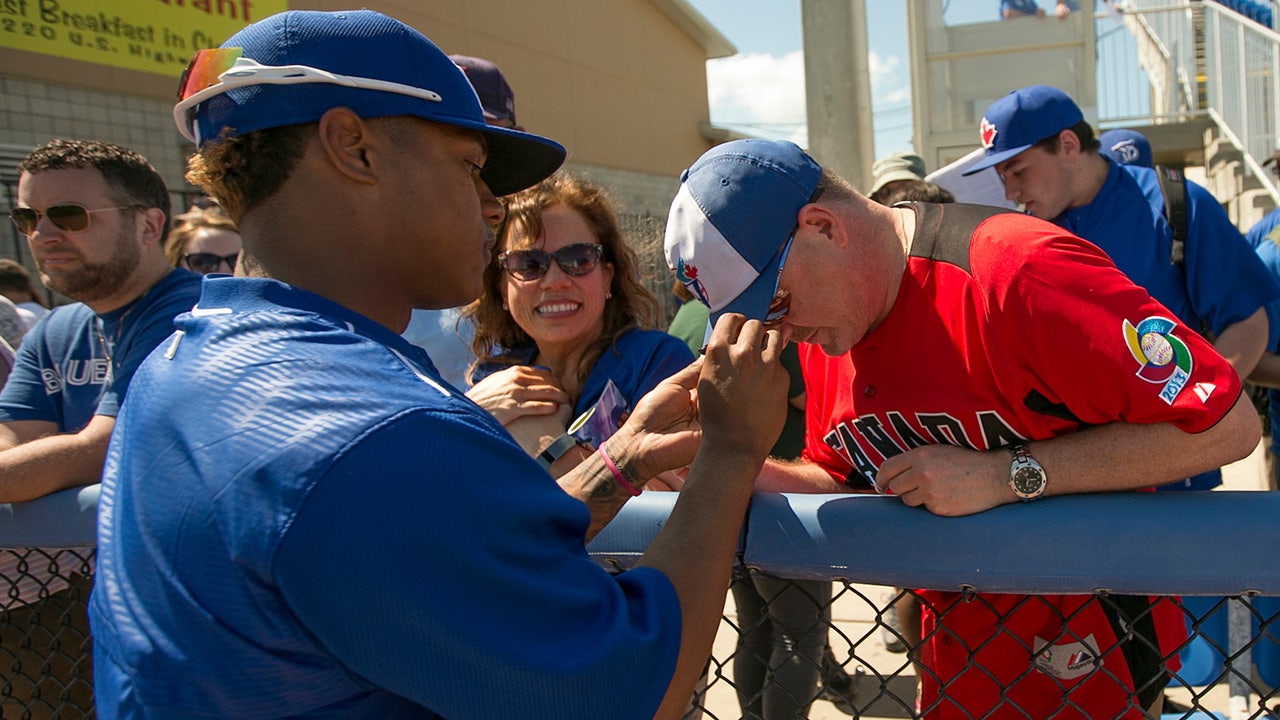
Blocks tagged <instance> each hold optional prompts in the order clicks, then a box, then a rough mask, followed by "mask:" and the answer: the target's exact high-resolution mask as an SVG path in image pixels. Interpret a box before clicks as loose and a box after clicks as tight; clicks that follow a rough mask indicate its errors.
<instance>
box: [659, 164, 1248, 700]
mask: <svg viewBox="0 0 1280 720" xmlns="http://www.w3.org/2000/svg"><path fill="white" fill-rule="evenodd" d="M681 177H682V182H681V186H680V190H679V192H678V193H677V194H676V198H675V200H674V201H673V203H672V208H671V213H670V215H669V219H668V223H667V233H666V238H665V241H664V245H665V248H666V254H667V262H668V265H670V266H671V267H675V268H685V269H686V271H688V270H690V269H693V270H696V271H697V272H696V273H695V274H694V275H693V276H695V277H696V278H697V282H698V283H699V285H700V288H699V290H700V291H701V292H698V293H695V294H698V295H699V296H700V297H709V298H716V299H717V304H716V305H714V306H712V307H711V317H712V319H713V320H716V319H718V318H720V317H721V316H722V315H725V314H726V313H742V314H743V315H744V316H746V317H752V318H756V319H760V320H763V321H765V322H769V323H771V324H772V325H774V326H775V327H777V328H779V330H781V331H782V332H783V333H784V334H785V335H786V336H787V337H788V338H789V339H790V340H791V341H792V342H798V343H807V345H802V346H801V365H802V367H803V368H804V377H805V384H806V387H807V391H808V395H809V402H808V403H807V405H806V410H805V422H806V425H807V426H808V428H807V430H806V432H805V439H806V442H805V450H804V455H803V458H802V459H801V460H800V461H797V462H792V463H785V462H779V461H774V460H769V461H768V462H767V463H766V464H765V468H764V470H763V472H762V473H761V476H760V477H759V478H757V480H756V488H757V490H763V491H777V492H803V491H807V492H841V491H845V490H848V489H854V488H873V489H875V490H877V491H879V492H881V493H885V494H888V495H891V496H893V497H896V498H898V499H899V500H900V501H901V502H902V503H904V504H906V505H908V506H912V507H923V508H926V509H928V510H929V511H930V512H932V513H934V514H937V515H942V516H961V515H970V514H974V513H979V512H982V511H984V510H988V509H990V508H994V507H997V506H1001V505H1010V504H1012V505H1014V506H1015V507H1012V508H1010V510H1015V511H1016V509H1017V508H1016V505H1017V504H1018V503H1021V502H1034V501H1036V500H1037V499H1039V498H1042V497H1046V496H1050V495H1057V494H1068V493H1083V492H1101V491H1122V490H1136V489H1140V488H1145V487H1148V486H1150V485H1153V484H1160V483H1164V482H1169V481H1172V480H1173V479H1175V478H1178V477H1185V476H1187V475H1190V474H1194V473H1196V472H1199V471H1201V470H1204V469H1207V468H1210V467H1218V466H1221V465H1223V464H1225V463H1228V462H1233V461H1235V460H1237V459H1239V458H1241V457H1244V456H1246V455H1248V454H1249V453H1250V452H1251V451H1252V450H1253V448H1254V447H1255V446H1256V445H1257V443H1258V439H1259V435H1260V433H1259V428H1258V421H1257V417H1256V415H1255V414H1254V412H1253V407H1252V405H1251V404H1250V403H1249V401H1248V399H1247V398H1245V397H1244V396H1243V395H1242V393H1241V380H1240V377H1239V375H1238V374H1237V373H1236V372H1235V371H1234V369H1233V368H1232V366H1231V365H1230V364H1229V363H1228V362H1227V361H1226V360H1225V359H1223V358H1222V357H1221V356H1220V355H1219V354H1218V353H1216V352H1215V351H1214V349H1213V347H1212V346H1211V345H1210V344H1209V343H1208V342H1207V341H1206V340H1205V339H1204V338H1203V337H1201V336H1200V335H1199V334H1198V333H1196V332H1195V331H1193V330H1191V329H1190V328H1188V327H1187V326H1185V325H1183V324H1178V323H1175V322H1173V321H1172V320H1170V319H1168V317H1169V311H1168V309H1167V308H1165V307H1163V306H1162V305H1160V304H1159V303H1158V302H1156V301H1155V300H1154V299H1152V298H1151V296H1150V295H1149V294H1148V293H1147V292H1146V291H1145V290H1143V289H1142V288H1140V287H1138V286H1136V285H1134V284H1133V282H1132V281H1131V280H1129V279H1128V278H1127V277H1126V276H1125V275H1124V274H1123V273H1122V272H1120V271H1119V270H1118V269H1117V268H1116V267H1115V265H1114V263H1112V262H1111V260H1110V259H1109V258H1107V256H1106V255H1105V254H1104V253H1103V252H1102V251H1101V250H1099V249H1098V248H1097V247H1096V246H1094V245H1092V244H1091V243H1089V242H1086V241H1084V240H1081V239H1080V238H1078V237H1076V236H1074V235H1071V234H1070V233H1068V232H1065V231H1063V230H1062V229H1061V228H1058V227H1056V226H1054V225H1052V224H1050V223H1047V222H1044V221H1042V220H1039V219H1036V218H1033V217H1027V216H1025V215H1022V214H1019V213H1014V212H1008V211H1003V210H997V209H993V208H989V207H982V206H977V205H959V204H952V205H936V204H929V203H908V204H899V205H896V206H894V207H884V206H881V205H878V204H876V203H873V202H871V201H870V200H869V199H867V198H865V197H863V196H862V195H860V194H858V192H857V191H856V190H854V189H853V188H852V187H850V186H849V185H848V183H847V182H845V181H844V180H842V179H841V178H839V177H838V176H836V175H835V174H833V173H831V172H829V171H826V170H824V169H823V168H822V167H820V166H819V165H818V164H817V163H816V162H814V161H813V159H812V158H810V157H809V156H808V155H807V154H805V153H804V152H803V151H802V150H801V149H800V148H798V147H797V146H795V145H794V144H792V143H784V142H774V141H765V140H736V141H732V142H728V143H724V144H722V145H718V146H716V147H715V148H712V149H711V150H709V151H708V152H707V153H705V154H704V155H703V156H702V157H701V158H699V159H698V160H697V161H696V162H695V163H694V164H693V165H692V166H691V167H690V168H689V169H688V170H686V171H685V172H684V174H683V175H682V176H681ZM685 276H689V273H688V272H686V273H685ZM721 303H723V304H721ZM1139 338H1141V340H1140V339H1139ZM1085 347H1087V348H1089V349H1090V352H1087V353H1082V352H1080V348H1085ZM1166 347H1167V353H1168V356H1166ZM922 357H925V358H928V359H929V361H928V363H926V364H925V365H923V366H921V365H920V364H919V358H922ZM1170 357H1177V358H1178V363H1177V364H1176V365H1174V364H1172V363H1170V362H1169V358H1170ZM912 363H914V364H912ZM904 367H920V368H921V370H920V372H904V371H903V368H904ZM1083 378H1087V379H1088V381H1087V382H1082V379H1083ZM1038 397H1043V398H1044V399H1045V400H1046V401H1047V402H1045V403H1041V402H1038V401H1037V400H1036V398H1038ZM1050 398H1052V400H1050ZM1135 447H1141V448H1143V452H1141V453H1135V452H1133V450H1132V449H1133V448H1135ZM910 531H911V530H910V528H909V527H904V528H903V533H910ZM886 551H887V552H892V548H891V547H889V548H886ZM1119 598H1120V596H1117V595H1112V596H1109V598H1108V601H1107V602H1105V603H1104V602H1101V601H1099V599H1098V598H1096V597H1092V596H1036V597H1035V599H1034V600H1032V601H1028V598H1026V597H1024V596H1016V595H988V594H981V593H979V594H978V595H977V596H976V597H975V596H972V595H966V594H962V593H958V592H940V591H922V592H921V600H922V602H921V607H922V613H923V622H922V629H923V636H924V637H925V638H926V640H925V642H924V643H923V644H922V645H921V646H920V648H919V653H918V657H917V658H915V659H916V661H917V662H919V664H920V665H921V666H922V667H923V669H924V670H923V672H922V673H921V674H922V692H921V696H920V709H921V711H922V713H923V716H924V717H925V718H929V719H931V720H932V719H933V718H959V717H965V718H969V717H984V716H989V715H988V713H996V715H990V716H992V717H995V716H1000V717H1003V716H1006V715H1007V716H1013V715H1017V716H1019V717H1032V718H1048V717H1057V718H1102V717H1106V718H1122V719H1123V720H1137V719H1138V718H1142V717H1147V716H1148V715H1146V713H1147V712H1151V711H1154V714H1155V715H1156V716H1158V715H1159V714H1160V713H1159V705H1160V703H1161V701H1162V695H1161V692H1162V690H1163V688H1164V687H1165V685H1167V684H1168V681H1169V676H1168V674H1167V673H1168V672H1169V671H1171V670H1175V669H1176V666H1177V652H1176V649H1177V648H1178V647H1179V645H1180V644H1181V643H1182V642H1183V641H1184V639H1185V637H1186V629H1185V627H1184V625H1183V619H1182V613H1181V611H1180V610H1179V609H1178V607H1177V606H1176V605H1175V604H1173V603H1171V602H1168V601H1167V600H1161V599H1152V598H1148V597H1143V596H1139V597H1126V598H1124V599H1123V600H1122V599H1119ZM1113 627H1124V628H1127V629H1128V630H1129V631H1130V632H1125V633H1120V634H1119V635H1117V633H1116V631H1114V630H1113V629H1112V628H1113ZM1037 638H1038V639H1037ZM1129 645H1132V647H1131V648H1130V647H1128V646H1129ZM1151 648H1158V649H1159V652H1158V653H1151V655H1152V656H1153V657H1151V658H1150V659H1149V661H1143V660H1141V659H1140V657H1139V656H1138V655H1136V654H1135V655H1134V658H1133V660H1130V659H1129V657H1128V655H1129V654H1130V652H1129V651H1130V650H1140V649H1141V650H1148V649H1151ZM1103 649H1106V650H1107V652H1105V653H1104V652H1103ZM1085 653H1087V654H1088V655H1087V656H1088V657H1089V662H1086V663H1080V662H1078V660H1079V659H1080V658H1082V657H1085ZM1164 658H1171V659H1169V660H1165V659H1164ZM944 689H945V690H944Z"/></svg>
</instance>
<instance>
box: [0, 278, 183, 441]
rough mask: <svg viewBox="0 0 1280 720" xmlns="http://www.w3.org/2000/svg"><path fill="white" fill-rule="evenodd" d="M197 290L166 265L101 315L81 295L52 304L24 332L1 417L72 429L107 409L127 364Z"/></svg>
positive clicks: (0, 396)
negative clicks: (139, 291)
mask: <svg viewBox="0 0 1280 720" xmlns="http://www.w3.org/2000/svg"><path fill="white" fill-rule="evenodd" d="M199 296H200V276H199V275H196V274H194V273H191V272H188V271H186V270H171V271H169V273H168V274H167V275H165V276H164V277H163V278H162V279H161V280H160V282H158V283H156V284H155V285H153V286H151V289H149V290H147V292H145V293H144V294H143V295H142V296H141V297H139V298H138V299H136V300H134V301H133V302H131V303H129V304H127V305H125V306H124V307H121V308H117V309H116V310H112V311H111V312H107V313H103V314H102V315H100V316H99V315H95V314H94V313H93V311H92V310H90V309H89V307H88V306H87V305H84V304H82V303H75V304H72V305H66V306H63V307H59V308H55V309H54V310H53V311H52V312H50V313H49V314H48V315H46V316H45V317H44V318H42V319H41V321H40V322H39V323H38V324H37V325H36V326H35V327H34V328H32V330H31V332H29V333H27V335H26V337H25V338H23V341H22V346H21V347H20V348H19V349H18V353H17V356H16V358H15V359H14V367H13V371H12V372H11V373H10V374H9V380H8V381H7V382H6V383H5V385H4V390H3V391H2V392H0V422H13V421H19V420H38V421H43V422H52V423H54V424H56V425H57V426H58V431H59V432H64V433H73V432H79V431H80V430H82V429H83V428H84V426H85V425H88V424H89V421H90V420H91V419H92V418H93V416H94V415H108V416H112V417H114V416H115V415H116V413H117V412H118V411H119V408H120V403H121V402H122V401H123V399H124V397H125V392H126V391H127V390H128V388H129V382H130V380H131V379H132V378H133V374H134V371H136V370H137V369H138V366H139V365H141V364H142V361H143V360H145V359H146V357H147V355H148V354H150V353H151V351H152V350H154V349H155V348H156V346H157V345H159V344H160V343H162V342H163V341H164V339H165V338H167V337H169V335H171V334H172V333H173V318H174V316H175V315H177V314H179V313H182V312H186V311H187V310H190V309H191V306H193V305H195V304H196V300H197V299H198V298H199Z"/></svg>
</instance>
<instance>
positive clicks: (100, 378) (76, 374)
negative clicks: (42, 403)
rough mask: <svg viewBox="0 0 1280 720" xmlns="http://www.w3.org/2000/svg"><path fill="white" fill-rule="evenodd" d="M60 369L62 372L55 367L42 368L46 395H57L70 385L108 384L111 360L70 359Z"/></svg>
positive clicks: (42, 380)
mask: <svg viewBox="0 0 1280 720" xmlns="http://www.w3.org/2000/svg"><path fill="white" fill-rule="evenodd" d="M60 369H61V370H62V372H58V370H59V369H55V368H41V369H40V380H41V382H43V383H44V394H45V395H48V396H53V395H57V394H58V393H60V392H62V391H63V389H65V388H68V387H80V386H83V385H106V384H107V382H108V381H109V380H110V379H111V361H109V360H107V359H106V358H90V359H88V360H68V361H67V364H66V367H64V368H60Z"/></svg>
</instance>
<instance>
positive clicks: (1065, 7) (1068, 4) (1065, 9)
mask: <svg viewBox="0 0 1280 720" xmlns="http://www.w3.org/2000/svg"><path fill="white" fill-rule="evenodd" d="M999 12H1000V18H1001V19H1002V20H1009V19H1011V18H1017V17H1044V16H1045V12H1044V9H1042V8H1041V7H1040V6H1039V5H1037V4H1036V2H1035V0H1000V11H999ZM1073 12H1080V0H1057V2H1055V3H1054V6H1053V16H1054V17H1056V18H1058V19H1059V20H1064V19H1066V18H1067V16H1069V15H1070V14H1071V13H1073Z"/></svg>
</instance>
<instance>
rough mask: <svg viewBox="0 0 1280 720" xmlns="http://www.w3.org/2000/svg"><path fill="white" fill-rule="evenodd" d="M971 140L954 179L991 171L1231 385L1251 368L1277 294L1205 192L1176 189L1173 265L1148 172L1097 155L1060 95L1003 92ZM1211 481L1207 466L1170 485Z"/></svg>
mask: <svg viewBox="0 0 1280 720" xmlns="http://www.w3.org/2000/svg"><path fill="white" fill-rule="evenodd" d="M979 134H980V138H981V141H982V145H983V147H985V148H986V157H985V158H983V159H982V160H981V161H980V162H978V163H976V164H974V165H973V166H971V167H970V168H968V169H966V170H965V172H964V174H965V175H971V174H973V173H976V172H980V171H982V170H985V169H987V168H994V169H995V171H996V172H997V173H999V175H1000V178H1001V180H1002V181H1003V182H1004V186H1005V196H1006V197H1007V198H1008V199H1010V200H1012V201H1014V202H1017V203H1020V204H1021V205H1022V206H1023V207H1024V208H1025V210H1026V212H1027V213H1028V214H1030V215H1034V216H1036V217H1038V218H1043V219H1045V220H1049V221H1051V222H1053V223H1054V224H1056V225H1059V226H1061V227H1063V228H1065V229H1067V230H1069V231H1071V232H1073V233H1075V234H1076V235H1079V236H1080V237H1082V238H1084V239H1086V240H1088V241H1089V242H1092V243H1093V244H1095V245H1097V246H1098V247H1100V248H1102V249H1103V250H1104V251H1105V252H1106V253H1107V254H1108V255H1109V256H1110V257H1111V259H1112V261H1114V262H1115V264H1116V266H1117V267H1119V268H1120V269H1121V270H1122V271H1123V272H1124V273H1125V274H1126V275H1128V276H1129V277H1130V278H1131V279H1132V280H1133V281H1134V282H1135V283H1137V284H1138V285H1140V286H1142V287H1144V288H1146V289H1147V291H1148V292H1150V293H1151V295H1152V296H1153V297H1155V298H1156V299H1157V300H1159V301H1160V302H1161V303H1162V304H1164V305H1165V306H1166V307H1168V308H1169V309H1170V310H1171V311H1173V312H1174V313H1175V314H1176V315H1177V317H1178V320H1180V321H1181V322H1183V323H1185V324H1187V325H1188V326H1190V327H1193V328H1196V329H1197V330H1199V331H1201V332H1203V333H1205V335H1206V336H1207V337H1210V338H1212V339H1213V344H1214V347H1215V348H1216V349H1217V350H1218V352H1219V353H1221V354H1222V356H1223V357H1225V358H1227V360H1228V361H1230V362H1231V364H1232V366H1234V367H1235V369H1236V371H1237V372H1238V373H1239V375H1240V377H1241V378H1247V377H1248V376H1249V374H1250V373H1252V372H1253V369H1254V367H1255V366H1256V365H1257V363H1258V359H1259V358H1260V357H1262V353H1263V350H1264V349H1265V348H1266V344H1267V338H1268V323H1267V315H1266V311H1265V306H1266V305H1267V303H1269V302H1271V301H1272V300H1275V299H1276V298H1280V284H1277V282H1276V280H1275V279H1274V278H1273V277H1271V273H1269V272H1267V269H1266V268H1265V267H1263V265H1262V263H1261V262H1260V261H1259V260H1258V258H1257V256H1256V255H1255V254H1254V252H1253V249H1252V248H1251V247H1249V245H1248V244H1247V243H1246V242H1245V241H1244V239H1243V238H1242V237H1241V236H1240V232H1239V231H1238V230H1237V229H1236V228H1235V226H1233V225H1232V224H1231V221H1230V219H1229V218H1228V217H1227V214H1226V212H1224V211H1223V210H1222V206H1221V205H1219V204H1218V202H1217V200H1215V199H1214V198H1213V196H1212V195H1210V194H1209V192H1208V191H1207V190H1205V189H1204V188H1202V187H1200V186H1199V185H1197V184H1195V183H1193V182H1190V181H1187V182H1186V184H1185V188H1186V192H1185V195H1186V202H1185V219H1184V220H1183V221H1182V222H1181V223H1180V225H1181V226H1182V229H1183V231H1184V232H1185V240H1184V242H1183V243H1182V244H1181V246H1182V248H1183V250H1182V253H1181V257H1180V258H1179V257H1177V253H1175V251H1174V247H1175V246H1174V241H1173V234H1174V228H1173V227H1172V225H1171V224H1170V221H1169V220H1166V219H1165V211H1164V210H1165V198H1164V194H1163V193H1162V192H1161V189H1160V179H1159V177H1158V176H1157V175H1156V171H1155V170H1153V169H1151V168H1145V167H1140V166H1134V165H1119V164H1117V163H1114V162H1111V161H1110V160H1108V159H1107V158H1106V157H1104V156H1102V155H1100V154H1099V152H1098V150H1099V142H1098V140H1097V138H1096V137H1095V136H1094V134H1093V129H1092V128H1091V127H1090V126H1089V123H1087V122H1085V119H1084V114H1083V113H1082V112H1081V111H1080V108H1079V107H1078V106H1077V105H1076V104H1075V102H1074V101H1073V100H1072V99H1071V98H1070V97H1068V96H1067V94H1066V93H1064V92H1062V91H1061V90H1059V89H1057V88H1054V87H1049V86H1047V85H1032V86H1029V87H1024V88H1020V89H1018V90H1014V91H1012V92H1010V93H1009V94H1008V95H1006V96H1004V97H1003V98H1001V99H999V100H997V101H995V102H994V103H992V104H991V107H989V108H987V111H986V113H985V115H984V116H983V118H982V123H981V125H980V128H979ZM1174 222H1178V220H1177V219H1175V220H1174ZM1220 484H1222V477H1221V473H1219V472H1218V471H1217V470H1216V469H1215V470H1213V471H1211V472H1207V473H1204V474H1203V475H1200V476H1197V477H1194V478H1190V479H1187V480H1184V481H1181V482H1179V483H1177V484H1175V485H1173V487H1175V488H1181V489H1205V490H1207V489H1210V488H1212V487H1215V486H1217V485H1220Z"/></svg>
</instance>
